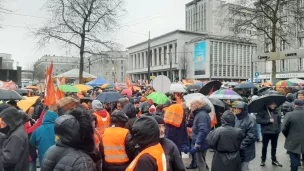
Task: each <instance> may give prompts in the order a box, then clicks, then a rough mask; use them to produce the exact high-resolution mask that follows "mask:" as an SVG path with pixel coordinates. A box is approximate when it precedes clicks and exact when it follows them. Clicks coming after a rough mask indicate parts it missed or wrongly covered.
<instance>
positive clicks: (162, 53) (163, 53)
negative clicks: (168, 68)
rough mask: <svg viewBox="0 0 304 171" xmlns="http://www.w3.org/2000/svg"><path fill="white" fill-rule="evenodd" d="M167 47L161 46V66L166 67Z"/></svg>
mask: <svg viewBox="0 0 304 171" xmlns="http://www.w3.org/2000/svg"><path fill="white" fill-rule="evenodd" d="M165 55H166V54H165V47H164V46H161V58H160V59H161V65H164V64H165Z"/></svg>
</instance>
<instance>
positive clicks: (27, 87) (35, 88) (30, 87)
mask: <svg viewBox="0 0 304 171" xmlns="http://www.w3.org/2000/svg"><path fill="white" fill-rule="evenodd" d="M25 89H32V90H38V87H36V86H26V87H25Z"/></svg>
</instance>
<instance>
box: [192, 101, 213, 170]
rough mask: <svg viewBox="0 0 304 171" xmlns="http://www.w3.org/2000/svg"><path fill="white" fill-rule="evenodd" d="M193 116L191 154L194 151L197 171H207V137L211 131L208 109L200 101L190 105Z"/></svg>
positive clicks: (203, 102) (204, 103)
mask: <svg viewBox="0 0 304 171" xmlns="http://www.w3.org/2000/svg"><path fill="white" fill-rule="evenodd" d="M191 110H192V113H193V116H194V120H193V125H192V144H193V147H192V150H191V151H192V152H193V151H195V158H196V164H197V167H198V170H199V171H207V170H208V169H209V168H208V165H207V163H206V152H207V150H208V144H207V140H206V138H207V135H208V134H209V132H210V131H211V119H210V116H209V112H210V111H211V109H210V107H209V106H208V105H207V104H206V102H205V101H203V100H202V99H198V100H195V101H193V102H192V103H191Z"/></svg>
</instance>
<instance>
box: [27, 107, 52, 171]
mask: <svg viewBox="0 0 304 171" xmlns="http://www.w3.org/2000/svg"><path fill="white" fill-rule="evenodd" d="M57 117H58V115H57V113H56V112H54V111H51V110H48V111H47V112H46V113H45V116H44V118H43V121H42V125H41V126H40V127H38V128H37V129H36V130H35V131H34V132H33V133H32V135H31V138H30V144H31V145H32V146H33V147H37V149H38V158H39V162H40V166H41V164H42V163H41V162H42V159H43V156H44V154H45V152H46V151H47V150H48V149H49V148H50V147H51V146H52V145H54V144H55V131H54V123H55V120H56V119H57Z"/></svg>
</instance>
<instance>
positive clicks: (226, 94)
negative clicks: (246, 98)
mask: <svg viewBox="0 0 304 171" xmlns="http://www.w3.org/2000/svg"><path fill="white" fill-rule="evenodd" d="M209 97H210V98H215V99H233V100H237V99H243V98H242V97H241V96H240V95H239V94H237V93H236V92H235V91H232V90H227V89H222V90H217V91H215V92H214V93H212V94H211V95H210V96H209Z"/></svg>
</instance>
